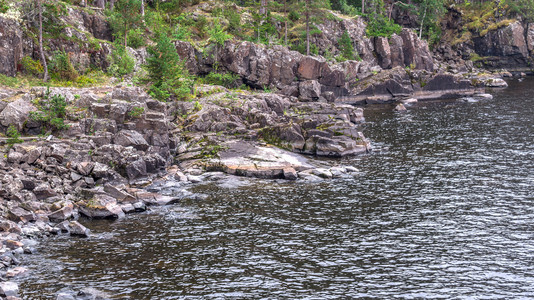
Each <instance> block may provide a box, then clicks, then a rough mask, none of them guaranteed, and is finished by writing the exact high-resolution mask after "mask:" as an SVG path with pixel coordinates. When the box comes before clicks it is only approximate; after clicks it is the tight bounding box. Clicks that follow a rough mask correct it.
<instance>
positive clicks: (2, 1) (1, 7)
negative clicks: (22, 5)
mask: <svg viewBox="0 0 534 300" xmlns="http://www.w3.org/2000/svg"><path fill="white" fill-rule="evenodd" d="M8 9H9V5H7V1H6V0H0V13H2V14H3V13H5V12H7V10H8Z"/></svg>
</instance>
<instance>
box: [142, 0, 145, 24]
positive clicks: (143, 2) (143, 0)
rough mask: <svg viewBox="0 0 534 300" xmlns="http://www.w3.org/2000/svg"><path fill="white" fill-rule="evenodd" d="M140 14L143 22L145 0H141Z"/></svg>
mask: <svg viewBox="0 0 534 300" xmlns="http://www.w3.org/2000/svg"><path fill="white" fill-rule="evenodd" d="M141 16H143V22H144V21H145V20H144V17H145V0H141Z"/></svg>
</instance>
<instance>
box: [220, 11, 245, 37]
mask: <svg viewBox="0 0 534 300" xmlns="http://www.w3.org/2000/svg"><path fill="white" fill-rule="evenodd" d="M223 14H224V17H225V18H226V19H227V20H228V32H231V33H234V34H238V33H239V32H240V30H241V15H240V14H239V13H238V12H237V11H235V10H234V9H231V8H227V9H225V10H224V13H223Z"/></svg>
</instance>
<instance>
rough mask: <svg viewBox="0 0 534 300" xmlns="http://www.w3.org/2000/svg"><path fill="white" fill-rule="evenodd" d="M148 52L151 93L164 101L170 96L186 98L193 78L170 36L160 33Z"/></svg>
mask: <svg viewBox="0 0 534 300" xmlns="http://www.w3.org/2000/svg"><path fill="white" fill-rule="evenodd" d="M148 53H149V57H148V59H147V70H148V78H147V80H149V81H150V82H151V86H150V88H149V93H150V94H151V95H152V96H153V97H155V98H157V99H159V100H162V101H163V100H167V99H169V98H174V99H177V100H186V99H187V98H188V97H189V94H190V93H191V88H192V86H193V80H192V79H191V77H190V76H189V72H188V71H187V69H186V68H185V65H184V63H183V62H182V60H181V59H180V56H178V53H176V48H175V47H174V44H173V43H172V42H171V40H170V39H169V37H168V36H167V35H164V34H160V35H159V38H158V42H157V44H156V45H155V46H152V47H149V48H148Z"/></svg>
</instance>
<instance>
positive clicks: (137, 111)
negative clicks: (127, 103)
mask: <svg viewBox="0 0 534 300" xmlns="http://www.w3.org/2000/svg"><path fill="white" fill-rule="evenodd" d="M143 113H145V108H144V107H141V106H135V107H133V108H132V110H130V111H129V112H128V116H129V117H130V118H132V119H137V118H139V117H140V116H141V115H142V114H143Z"/></svg>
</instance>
